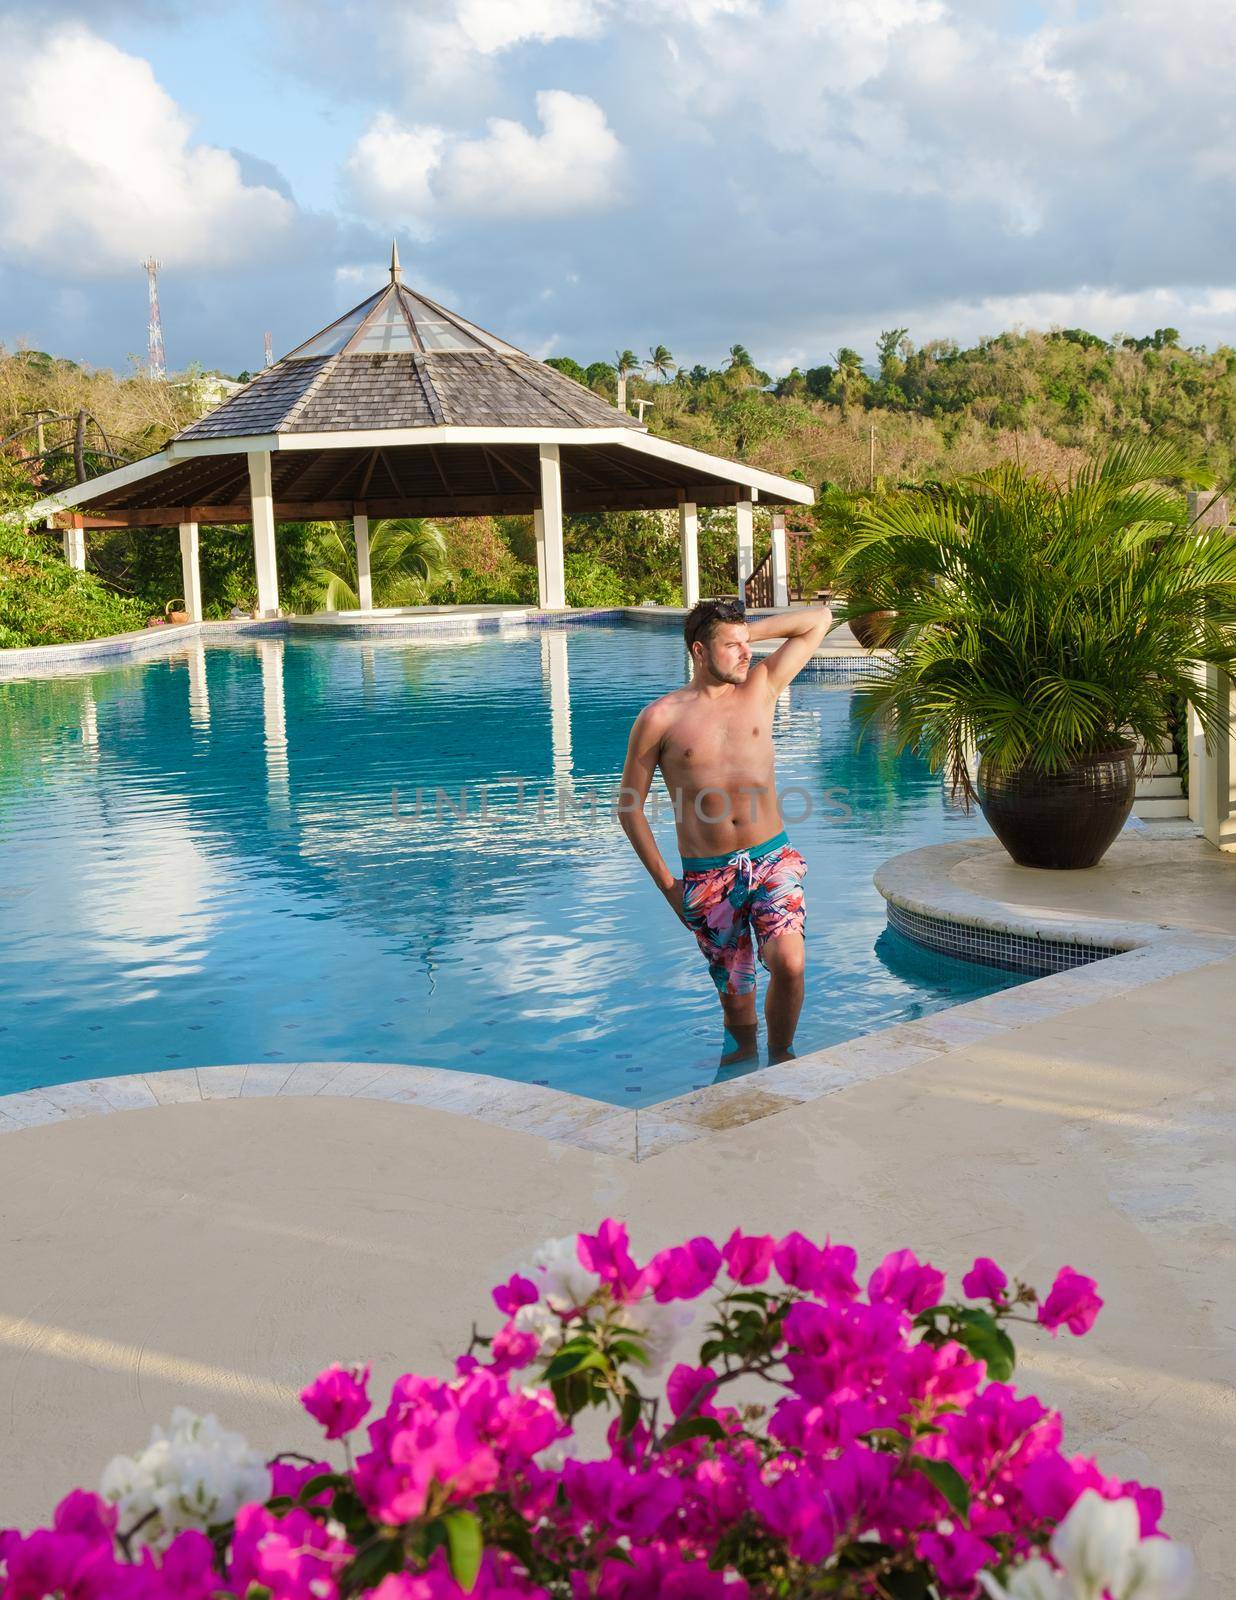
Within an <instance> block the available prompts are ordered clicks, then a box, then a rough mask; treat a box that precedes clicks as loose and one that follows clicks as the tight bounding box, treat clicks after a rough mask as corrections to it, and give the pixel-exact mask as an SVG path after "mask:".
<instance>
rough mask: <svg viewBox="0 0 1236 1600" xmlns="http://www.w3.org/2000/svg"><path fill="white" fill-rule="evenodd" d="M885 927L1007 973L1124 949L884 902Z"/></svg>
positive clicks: (1072, 963)
mask: <svg viewBox="0 0 1236 1600" xmlns="http://www.w3.org/2000/svg"><path fill="white" fill-rule="evenodd" d="M887 912H888V925H889V927H890V928H895V929H896V930H897V932H898V933H901V934H904V935H905V937H906V938H907V939H913V940H914V941H915V943H916V944H921V945H925V946H926V947H927V949H929V950H937V951H939V952H940V954H941V955H946V956H957V957H959V958H960V959H962V960H964V961H981V962H982V963H983V964H984V965H985V966H989V967H1002V968H1004V969H1005V970H1006V971H1008V972H1028V973H1034V974H1036V975H1037V974H1042V973H1048V972H1068V971H1069V970H1070V969H1071V968H1073V967H1083V966H1087V965H1088V964H1089V963H1090V962H1092V961H1105V960H1106V959H1107V958H1108V956H1115V955H1121V954H1123V952H1122V951H1121V950H1120V949H1119V948H1118V947H1117V946H1115V945H1099V944H1085V943H1080V942H1074V941H1070V940H1066V939H1049V938H1035V937H1032V936H1030V935H1028V934H1022V933H1005V932H1003V931H1002V930H1000V929H998V928H984V927H982V926H980V925H976V924H971V923H965V922H954V921H953V920H952V919H951V918H948V917H932V916H929V915H927V914H926V913H925V912H922V911H908V910H907V909H906V908H905V907H904V906H899V905H895V904H894V903H893V902H892V901H891V900H890V901H889V902H888V905H887Z"/></svg>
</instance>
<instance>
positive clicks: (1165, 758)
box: [1145, 751, 1180, 778]
mask: <svg viewBox="0 0 1236 1600" xmlns="http://www.w3.org/2000/svg"><path fill="white" fill-rule="evenodd" d="M1179 766H1180V762H1179V760H1178V759H1177V757H1176V753H1175V751H1172V752H1171V753H1170V754H1169V755H1158V756H1154V757H1153V758H1152V759H1151V761H1150V763H1149V765H1148V766H1147V768H1146V772H1145V776H1146V777H1147V778H1166V777H1167V776H1168V775H1169V774H1171V773H1173V772H1175V771H1177V769H1178V768H1179Z"/></svg>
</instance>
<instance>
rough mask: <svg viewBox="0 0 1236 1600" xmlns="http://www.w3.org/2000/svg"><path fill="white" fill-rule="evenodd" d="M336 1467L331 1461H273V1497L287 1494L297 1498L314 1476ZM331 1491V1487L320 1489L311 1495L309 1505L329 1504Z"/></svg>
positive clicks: (271, 1487)
mask: <svg viewBox="0 0 1236 1600" xmlns="http://www.w3.org/2000/svg"><path fill="white" fill-rule="evenodd" d="M334 1470H335V1469H334V1467H332V1466H331V1464H330V1462H329V1461H312V1462H309V1463H305V1462H302V1461H272V1462H271V1464H270V1494H271V1499H272V1500H273V1499H275V1498H276V1497H278V1496H282V1495H287V1496H288V1497H289V1498H290V1499H292V1500H295V1499H296V1498H297V1496H298V1495H299V1494H300V1491H301V1490H302V1489H303V1488H304V1486H305V1485H306V1484H307V1483H308V1482H309V1481H310V1480H311V1479H313V1478H320V1477H321V1476H322V1474H323V1473H324V1472H334ZM330 1499H331V1491H330V1489H329V1488H326V1489H319V1490H318V1492H317V1494H315V1495H311V1496H310V1497H309V1499H308V1500H306V1501H305V1504H306V1505H309V1506H328V1505H329V1504H330Z"/></svg>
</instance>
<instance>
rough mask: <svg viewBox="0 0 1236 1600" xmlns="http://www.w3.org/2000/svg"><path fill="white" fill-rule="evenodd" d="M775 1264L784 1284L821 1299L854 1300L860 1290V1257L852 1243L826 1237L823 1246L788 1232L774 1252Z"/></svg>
mask: <svg viewBox="0 0 1236 1600" xmlns="http://www.w3.org/2000/svg"><path fill="white" fill-rule="evenodd" d="M773 1265H774V1266H775V1267H776V1269H777V1273H778V1276H779V1277H780V1279H781V1281H782V1283H785V1284H788V1285H789V1287H790V1288H791V1289H804V1290H805V1291H806V1292H807V1293H808V1294H813V1295H816V1296H817V1297H818V1298H819V1299H821V1300H833V1299H843V1300H844V1299H851V1298H852V1297H853V1296H854V1295H856V1294H857V1293H858V1284H857V1283H856V1282H855V1281H854V1268H855V1267H856V1266H857V1265H858V1256H857V1255H856V1253H855V1252H854V1251H853V1250H851V1249H850V1247H849V1245H845V1244H833V1243H832V1241H831V1240H829V1239H826V1240H825V1241H824V1244H823V1247H821V1246H820V1245H818V1244H812V1242H811V1240H810V1239H808V1238H805V1237H804V1236H803V1235H802V1234H801V1233H797V1232H795V1233H787V1234H786V1236H785V1238H784V1239H782V1240H781V1242H780V1244H778V1245H777V1248H776V1250H775V1251H774V1252H773Z"/></svg>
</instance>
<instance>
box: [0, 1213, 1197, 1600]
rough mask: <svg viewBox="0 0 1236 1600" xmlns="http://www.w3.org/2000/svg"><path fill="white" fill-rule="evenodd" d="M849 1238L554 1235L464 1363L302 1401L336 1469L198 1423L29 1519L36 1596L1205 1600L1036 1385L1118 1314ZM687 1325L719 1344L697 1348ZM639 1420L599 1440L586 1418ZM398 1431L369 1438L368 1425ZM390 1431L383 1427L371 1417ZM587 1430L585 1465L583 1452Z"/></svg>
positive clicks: (185, 1418) (6, 1589)
mask: <svg viewBox="0 0 1236 1600" xmlns="http://www.w3.org/2000/svg"><path fill="white" fill-rule="evenodd" d="M857 1266H858V1263H857V1259H856V1256H855V1253H854V1251H853V1250H851V1249H849V1248H848V1247H847V1246H845V1245H840V1244H833V1243H831V1242H830V1241H828V1240H825V1242H824V1243H823V1244H817V1243H813V1242H812V1241H811V1240H809V1239H807V1238H805V1237H803V1235H802V1234H799V1233H792V1234H790V1235H789V1236H788V1237H786V1238H784V1239H775V1238H773V1237H771V1236H768V1237H765V1236H752V1235H744V1234H742V1233H741V1232H735V1233H734V1234H733V1235H732V1236H731V1237H730V1238H729V1239H728V1240H727V1241H726V1242H725V1243H724V1245H718V1244H716V1243H714V1242H713V1241H712V1240H710V1239H706V1238H696V1239H690V1240H688V1241H687V1242H686V1243H684V1244H679V1245H675V1246H673V1247H671V1248H669V1249H666V1250H662V1251H661V1252H660V1253H659V1254H657V1255H655V1256H653V1258H652V1259H651V1260H650V1261H649V1262H647V1263H646V1264H645V1265H643V1266H640V1265H639V1264H638V1263H637V1262H636V1261H635V1260H634V1259H633V1258H632V1255H631V1252H630V1246H629V1241H628V1237H627V1232H626V1229H625V1228H624V1227H622V1226H621V1225H620V1224H618V1223H616V1222H613V1221H606V1222H604V1223H602V1224H601V1226H600V1228H599V1229H598V1230H597V1232H596V1233H594V1234H580V1235H579V1236H578V1237H577V1238H570V1239H563V1240H557V1241H554V1242H551V1243H549V1244H547V1245H544V1246H543V1247H542V1248H541V1249H540V1250H538V1251H537V1253H536V1254H535V1256H534V1257H533V1259H532V1262H531V1263H530V1264H529V1266H528V1267H527V1269H526V1271H523V1272H520V1273H517V1274H516V1275H515V1276H514V1277H512V1278H511V1279H510V1281H509V1282H508V1283H504V1284H502V1285H501V1286H499V1287H498V1288H497V1289H495V1290H494V1291H493V1299H494V1302H495V1304H496V1306H497V1308H498V1311H499V1312H500V1313H501V1315H502V1317H503V1318H504V1319H505V1320H503V1322H502V1324H501V1326H500V1327H498V1328H497V1330H496V1331H495V1332H494V1333H493V1334H492V1335H491V1336H485V1335H481V1334H478V1333H475V1332H474V1334H473V1338H472V1343H471V1346H470V1348H469V1349H468V1351H467V1353H465V1354H464V1355H462V1356H460V1357H459V1359H458V1361H457V1363H456V1374H455V1376H454V1377H453V1378H451V1379H446V1380H444V1379H438V1378H422V1377H416V1376H414V1375H412V1374H408V1375H407V1376H405V1377H402V1378H400V1379H398V1381H397V1382H396V1383H395V1385H394V1388H393V1390H392V1392H391V1396H390V1400H389V1402H388V1404H387V1406H386V1409H385V1410H384V1411H382V1412H381V1413H379V1414H377V1415H375V1414H374V1413H373V1407H372V1404H371V1401H370V1398H369V1393H368V1387H369V1369H368V1368H359V1367H350V1368H347V1367H342V1366H336V1367H331V1368H329V1369H328V1370H327V1371H325V1372H323V1373H321V1374H320V1375H319V1376H318V1377H317V1378H316V1379H315V1380H314V1381H313V1382H312V1383H311V1384H310V1385H309V1386H308V1388H306V1389H305V1391H304V1393H303V1395H302V1396H301V1398H302V1401H303V1403H304V1405H305V1407H306V1409H307V1410H308V1411H309V1413H310V1414H311V1415H312V1416H313V1417H314V1418H315V1419H316V1420H317V1421H318V1422H319V1423H320V1424H321V1425H322V1427H323V1429H324V1432H325V1437H326V1440H327V1441H330V1446H331V1449H330V1452H329V1453H330V1454H333V1455H335V1456H336V1459H335V1460H334V1461H331V1460H328V1459H322V1460H320V1461H319V1460H313V1459H311V1458H307V1457H304V1456H297V1455H293V1454H291V1453H285V1454H283V1455H280V1456H277V1457H276V1458H275V1459H274V1460H273V1461H270V1462H266V1461H263V1460H262V1458H261V1457H259V1456H258V1455H257V1454H255V1452H253V1451H252V1450H251V1449H250V1448H249V1446H248V1445H247V1444H246V1443H245V1441H244V1439H243V1438H241V1437H240V1436H239V1435H238V1434H233V1433H228V1432H226V1431H224V1430H223V1429H221V1428H220V1427H219V1425H218V1423H217V1422H216V1421H215V1419H214V1418H212V1417H208V1418H200V1417H195V1416H193V1415H192V1414H191V1413H189V1412H186V1411H178V1412H177V1413H176V1415H175V1416H174V1417H173V1419H172V1427H171V1429H170V1430H168V1431H167V1432H164V1431H163V1430H161V1429H156V1430H155V1433H154V1437H153V1438H152V1440H151V1443H150V1445H149V1446H148V1447H147V1449H146V1450H145V1451H143V1452H142V1453H141V1454H140V1455H139V1456H137V1457H135V1458H129V1457H124V1456H121V1457H117V1458H116V1460H114V1461H113V1462H111V1464H110V1465H109V1466H108V1467H107V1469H106V1471H105V1473H104V1476H103V1480H102V1483H101V1485H100V1492H99V1493H97V1494H96V1493H93V1492H88V1491H85V1490H77V1491H75V1492H74V1493H73V1494H70V1495H69V1496H68V1498H67V1499H65V1500H63V1501H62V1502H61V1503H60V1505H59V1506H58V1508H57V1510H56V1513H55V1516H54V1519H53V1525H52V1527H51V1528H48V1529H42V1530H39V1531H37V1532H34V1533H30V1534H27V1535H25V1536H22V1535H21V1534H19V1533H17V1532H9V1533H5V1534H0V1571H2V1572H3V1577H2V1578H0V1594H3V1596H4V1597H5V1600H42V1597H43V1596H47V1595H56V1596H64V1597H66V1600H103V1597H112V1596H116V1597H120V1600H210V1597H217V1596H244V1597H248V1600H259V1597H260V1600H343V1597H350V1596H355V1595H372V1596H374V1600H458V1597H460V1596H462V1595H464V1594H473V1595H477V1596H484V1597H489V1600H534V1597H546V1596H553V1597H558V1596H561V1597H563V1600H589V1597H596V1600H643V1597H653V1596H665V1597H667V1600H744V1597H748V1596H749V1597H752V1600H755V1597H774V1596H775V1597H779V1600H780V1597H785V1600H790V1597H803V1600H806V1597H816V1596H841V1597H854V1600H858V1597H867V1596H871V1597H876V1600H931V1597H935V1600H952V1597H956V1600H971V1597H979V1596H983V1597H991V1600H1108V1597H1109V1600H1178V1597H1180V1596H1183V1595H1185V1594H1186V1593H1187V1592H1188V1588H1189V1570H1188V1559H1187V1556H1186V1554H1185V1552H1184V1551H1183V1550H1182V1549H1181V1547H1179V1546H1177V1545H1174V1544H1172V1543H1171V1542H1170V1541H1169V1540H1167V1539H1166V1538H1164V1537H1163V1536H1162V1535H1161V1534H1160V1531H1159V1520H1160V1516H1161V1512H1162V1500H1161V1496H1160V1495H1159V1493H1158V1491H1157V1490H1155V1489H1151V1488H1146V1487H1144V1486H1143V1485H1141V1484H1138V1483H1121V1482H1119V1481H1118V1480H1116V1479H1114V1478H1111V1477H1108V1476H1106V1475H1105V1474H1104V1473H1103V1472H1102V1470H1101V1469H1100V1468H1099V1466H1098V1465H1097V1464H1096V1463H1095V1462H1094V1461H1092V1460H1090V1459H1088V1458H1087V1457H1084V1456H1077V1455H1070V1454H1068V1453H1067V1452H1066V1450H1065V1448H1064V1443H1063V1438H1062V1425H1061V1418H1060V1417H1059V1415H1058V1414H1057V1413H1056V1412H1054V1411H1051V1410H1049V1409H1048V1408H1047V1407H1045V1406H1044V1405H1042V1404H1041V1403H1040V1402H1039V1401H1038V1400H1036V1399H1035V1398H1034V1397H1033V1396H1031V1395H1025V1394H1021V1393H1019V1392H1018V1391H1017V1389H1016V1388H1015V1387H1014V1386H1013V1384H1012V1383H1011V1382H1010V1380H1011V1378H1012V1375H1013V1368H1014V1361H1015V1352H1014V1346H1013V1343H1012V1340H1011V1338H1010V1336H1009V1331H1008V1330H1009V1328H1010V1326H1011V1325H1012V1324H1014V1323H1019V1322H1023V1323H1031V1324H1037V1325H1038V1327H1039V1328H1040V1329H1041V1330H1043V1331H1044V1332H1045V1333H1047V1334H1051V1335H1055V1334H1057V1333H1058V1332H1060V1330H1062V1329H1067V1330H1068V1331H1069V1332H1070V1333H1072V1334H1084V1333H1086V1332H1088V1330H1089V1329H1090V1327H1091V1325H1092V1323H1093V1322H1094V1319H1095V1316H1096V1315H1097V1313H1098V1310H1099V1307H1100V1306H1101V1305H1102V1301H1101V1300H1100V1299H1099V1297H1098V1294H1097V1292H1096V1288H1095V1284H1094V1282H1093V1280H1091V1279H1090V1278H1087V1277H1084V1276H1082V1275H1081V1274H1080V1273H1077V1272H1074V1271H1073V1269H1072V1268H1071V1267H1064V1268H1062V1269H1061V1271H1060V1273H1059V1274H1058V1276H1057V1277H1056V1279H1055V1282H1054V1283H1053V1285H1052V1287H1051V1289H1050V1291H1049V1292H1048V1293H1047V1294H1046V1296H1045V1297H1043V1298H1042V1299H1040V1298H1039V1296H1038V1295H1037V1294H1036V1292H1035V1291H1034V1290H1033V1289H1032V1288H1030V1287H1029V1286H1028V1285H1026V1284H1023V1283H1020V1282H1016V1281H1014V1282H1010V1281H1009V1279H1008V1277H1007V1276H1006V1275H1005V1273H1004V1272H1002V1271H1001V1270H1000V1268H999V1267H998V1266H997V1265H996V1264H995V1262H993V1261H990V1260H987V1259H982V1260H979V1261H976V1262H975V1263H974V1266H973V1267H972V1269H971V1270H970V1271H969V1272H968V1273H967V1274H966V1275H965V1277H964V1278H963V1279H962V1283H961V1295H960V1296H959V1297H953V1296H950V1295H949V1294H948V1293H947V1290H946V1285H945V1279H944V1275H943V1273H941V1272H938V1271H937V1270H936V1269H935V1268H934V1267H933V1266H931V1265H930V1264H929V1263H927V1262H922V1261H919V1260H918V1259H917V1258H916V1257H915V1256H914V1255H913V1254H912V1253H911V1252H910V1251H909V1250H900V1251H898V1252H896V1253H895V1254H893V1255H890V1256H889V1257H887V1259H886V1260H884V1261H882V1262H881V1263H880V1264H879V1266H877V1267H876V1269H875V1271H874V1272H872V1273H871V1275H870V1276H869V1278H868V1279H867V1281H866V1284H865V1286H864V1285H861V1284H860V1282H859V1279H858V1277H857V1276H856V1273H857ZM688 1331H690V1333H691V1337H692V1341H693V1343H694V1344H695V1345H697V1346H698V1355H697V1357H696V1359H695V1360H694V1361H675V1359H674V1350H675V1347H676V1346H679V1345H681V1344H683V1343H684V1341H685V1339H686V1337H687V1335H688ZM592 1408H601V1409H602V1410H603V1411H605V1412H607V1413H608V1431H607V1433H606V1435H605V1444H604V1446H603V1447H600V1448H594V1449H593V1450H592V1451H590V1452H589V1453H588V1455H587V1457H585V1455H584V1452H583V1449H582V1447H581V1446H580V1445H579V1441H578V1440H577V1438H576V1434H575V1424H576V1422H577V1420H578V1419H579V1418H581V1416H582V1414H583V1413H585V1412H586V1411H588V1410H590V1409H592ZM366 1424H367V1426H366ZM362 1427H364V1430H365V1431H364V1433H363V1434H362V1433H361V1431H360V1430H361V1429H362ZM577 1449H578V1450H579V1454H576V1453H574V1452H575V1450H577Z"/></svg>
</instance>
